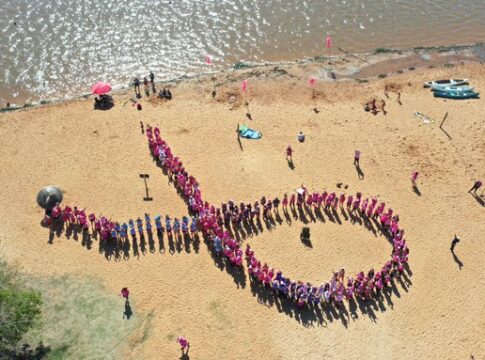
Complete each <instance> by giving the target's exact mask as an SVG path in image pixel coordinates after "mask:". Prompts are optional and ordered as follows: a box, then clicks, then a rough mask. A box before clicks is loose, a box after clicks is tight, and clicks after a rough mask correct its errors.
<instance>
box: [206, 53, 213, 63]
mask: <svg viewBox="0 0 485 360" xmlns="http://www.w3.org/2000/svg"><path fill="white" fill-rule="evenodd" d="M205 63H206V64H207V65H212V58H211V57H210V56H209V55H206V56H205Z"/></svg>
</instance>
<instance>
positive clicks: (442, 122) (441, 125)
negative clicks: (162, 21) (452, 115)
mask: <svg viewBox="0 0 485 360" xmlns="http://www.w3.org/2000/svg"><path fill="white" fill-rule="evenodd" d="M447 117H448V112H447V113H446V114H445V117H444V118H443V121H441V124H440V128H443V124H444V123H445V120H446V118H447Z"/></svg>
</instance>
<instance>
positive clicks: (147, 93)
mask: <svg viewBox="0 0 485 360" xmlns="http://www.w3.org/2000/svg"><path fill="white" fill-rule="evenodd" d="M143 86H144V88H145V95H146V96H150V88H149V87H148V79H147V77H146V76H145V77H144V78H143Z"/></svg>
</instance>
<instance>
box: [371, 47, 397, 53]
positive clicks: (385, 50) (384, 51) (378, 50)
mask: <svg viewBox="0 0 485 360" xmlns="http://www.w3.org/2000/svg"><path fill="white" fill-rule="evenodd" d="M395 51H396V50H394V49H390V48H377V49H375V50H374V54H389V53H393V52H395Z"/></svg>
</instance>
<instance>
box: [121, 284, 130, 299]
mask: <svg viewBox="0 0 485 360" xmlns="http://www.w3.org/2000/svg"><path fill="white" fill-rule="evenodd" d="M121 296H123V297H124V298H125V299H128V296H130V290H128V288H126V287H124V288H123V289H121Z"/></svg>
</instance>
